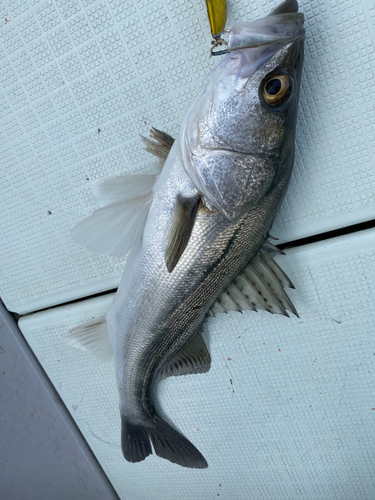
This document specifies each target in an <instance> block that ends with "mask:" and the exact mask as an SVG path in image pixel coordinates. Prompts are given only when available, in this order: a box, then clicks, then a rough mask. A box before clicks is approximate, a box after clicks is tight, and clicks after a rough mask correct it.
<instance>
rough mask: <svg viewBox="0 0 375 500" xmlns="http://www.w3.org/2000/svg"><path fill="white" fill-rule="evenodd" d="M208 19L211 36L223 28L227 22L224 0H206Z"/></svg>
mask: <svg viewBox="0 0 375 500" xmlns="http://www.w3.org/2000/svg"><path fill="white" fill-rule="evenodd" d="M206 5H207V14H208V19H209V21H210V25H211V33H212V36H213V37H215V36H216V35H217V34H218V33H220V32H221V31H223V30H224V28H225V23H226V22H227V2H226V0H206Z"/></svg>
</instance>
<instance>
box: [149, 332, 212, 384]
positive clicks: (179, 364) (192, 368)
mask: <svg viewBox="0 0 375 500" xmlns="http://www.w3.org/2000/svg"><path fill="white" fill-rule="evenodd" d="M210 367H211V356H210V353H209V352H208V349H207V346H206V344H205V342H204V340H203V337H202V332H199V333H198V334H196V335H194V337H193V338H192V339H191V340H190V341H189V342H187V343H186V344H185V345H184V347H183V348H182V349H181V350H180V351H179V352H178V353H177V355H176V356H175V357H174V358H173V359H171V360H170V361H169V362H168V363H167V364H166V365H165V366H163V367H162V368H161V370H160V372H159V376H160V378H161V379H164V378H166V377H171V376H172V375H174V376H178V375H190V374H192V373H206V372H208V370H209V369H210Z"/></svg>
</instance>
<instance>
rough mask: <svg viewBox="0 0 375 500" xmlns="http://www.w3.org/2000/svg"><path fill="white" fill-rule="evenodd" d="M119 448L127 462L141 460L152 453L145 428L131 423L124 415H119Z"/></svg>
mask: <svg viewBox="0 0 375 500" xmlns="http://www.w3.org/2000/svg"><path fill="white" fill-rule="evenodd" d="M121 448H122V454H123V455H124V458H125V459H126V460H127V461H128V462H142V460H144V459H145V458H146V457H148V455H151V454H152V449H151V443H150V438H149V437H148V434H147V430H146V428H145V427H142V426H140V425H134V424H132V423H131V422H129V421H128V420H127V419H126V418H125V417H124V416H122V417H121Z"/></svg>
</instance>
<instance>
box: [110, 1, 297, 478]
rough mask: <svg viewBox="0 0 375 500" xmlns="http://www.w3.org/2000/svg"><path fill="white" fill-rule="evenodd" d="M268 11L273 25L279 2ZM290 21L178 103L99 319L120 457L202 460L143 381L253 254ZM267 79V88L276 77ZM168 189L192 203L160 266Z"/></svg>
mask: <svg viewBox="0 0 375 500" xmlns="http://www.w3.org/2000/svg"><path fill="white" fill-rule="evenodd" d="M289 3H290V2H286V4H289ZM292 3H293V2H292ZM294 3H295V2H294ZM279 10H280V8H279ZM281 14H282V9H281ZM288 15H289V16H290V14H288ZM298 15H299V16H301V15H300V14H298ZM277 18H278V23H280V12H279V11H278V15H277ZM288 22H289V21H288ZM298 23H299V27H298V29H297V28H296V29H295V32H293V30H292V35H293V36H292V35H291V30H290V29H289V31H288V37H289V38H288V41H287V42H286V43H282V42H281V41H280V40H278V41H277V44H269V45H268V46H267V45H262V46H261V48H260V47H259V45H256V47H255V45H254V47H255V48H254V49H252V48H249V49H246V48H245V49H244V48H242V47H241V48H239V49H236V48H234V49H233V50H232V51H231V52H230V53H229V54H228V56H227V57H226V59H225V60H224V61H223V62H222V64H221V65H220V66H219V68H218V69H217V70H216V71H215V72H214V74H213V80H212V81H211V83H209V84H208V86H207V88H206V90H205V92H204V93H202V95H201V96H200V97H199V98H198V100H197V104H196V105H195V106H193V107H192V108H191V110H190V111H189V113H188V115H187V118H186V120H185V122H184V124H183V126H182V129H181V135H180V138H179V140H177V141H176V142H175V143H174V145H173V147H172V149H171V151H170V154H169V156H168V159H167V161H166V164H165V166H164V168H163V171H162V173H161V175H160V177H159V179H158V181H157V183H156V185H155V186H154V189H153V200H152V203H151V207H150V210H149V214H148V217H147V221H146V225H145V228H144V232H143V237H142V242H141V244H140V245H139V246H138V247H137V248H136V250H135V251H133V253H132V255H131V256H130V257H129V260H128V262H127V265H126V268H125V272H124V276H123V279H122V281H121V284H120V287H119V289H118V291H117V294H116V296H115V299H114V302H113V304H112V306H111V309H110V311H109V313H108V316H107V326H108V332H109V335H110V340H111V344H112V346H113V350H114V353H115V368H116V378H117V385H118V391H119V396H120V412H121V417H122V425H123V430H122V449H123V453H124V456H125V458H126V459H127V460H129V461H131V462H136V461H141V460H143V459H144V458H145V457H146V456H147V455H149V454H150V453H152V449H151V444H150V440H151V442H152V444H153V446H154V450H155V452H156V453H157V454H158V455H159V456H162V457H163V458H167V459H168V460H170V461H172V462H175V463H178V464H180V465H183V466H186V467H196V468H203V467H206V466H207V462H206V460H205V459H204V457H203V456H202V455H201V454H200V452H199V451H198V450H197V449H196V448H195V447H194V446H193V445H192V444H191V443H190V442H189V441H188V440H187V439H185V438H184V437H183V436H181V434H179V433H178V432H177V431H175V430H174V429H173V428H172V427H171V426H170V425H169V424H167V423H166V422H165V421H164V420H162V419H161V418H160V417H159V415H158V414H157V412H156V410H155V405H154V402H153V398H152V388H153V385H154V384H155V382H156V381H157V379H158V376H159V375H160V372H161V371H162V369H163V367H165V366H166V365H168V363H171V362H173V359H175V357H176V356H177V355H178V353H179V352H181V351H182V350H183V349H184V348H185V347H186V346H187V345H188V344H189V342H191V341H192V339H194V338H195V336H196V335H197V334H199V332H200V330H201V327H202V324H203V322H204V320H205V318H206V314H207V312H208V310H209V309H210V307H211V306H212V305H213V304H214V302H215V300H216V299H217V298H218V296H219V295H220V294H221V293H222V292H223V291H224V290H225V289H226V287H228V285H230V284H231V283H232V282H233V280H234V279H235V278H236V277H237V276H238V275H239V273H240V272H241V271H242V270H243V269H244V267H245V266H246V265H247V264H248V263H249V262H251V261H252V259H253V258H254V257H255V256H256V255H257V253H258V251H259V249H260V248H261V247H262V246H263V244H264V242H265V241H266V238H267V236H268V232H269V230H270V227H271V225H272V222H273V220H274V217H275V215H276V213H277V211H278V208H279V206H280V203H281V201H282V199H283V196H284V194H285V191H286V189H287V186H288V182H289V179H290V175H291V172H292V166H293V159H294V140H295V127H296V117H297V108H298V98H299V87H300V79H301V70H302V64H303V36H304V35H303V28H301V18H300V17H299V18H298ZM269 24H270V23H269V22H268V23H267V26H269ZM302 24H303V22H302ZM257 40H258V38H257ZM257 43H258V42H257ZM247 50H248V51H251V50H253V51H255V52H253V53H247V52H246V51H247ZM254 54H255V55H254ZM249 66H251V67H249ZM280 74H281V75H284V76H285V75H286V78H288V84H289V88H288V92H287V94H286V95H285V97H284V98H283V100H282V102H281V103H279V104H278V105H274V104H273V105H268V104H267V103H266V102H265V101H264V99H263V97H262V89H264V85H265V82H266V84H267V82H268V81H269V79H270V78H272V76H273V75H276V76H278V75H280ZM272 85H276V87H275V88H276V90H277V88H278V86H279V85H280V84H279V83H278V82H276V83H275V82H272ZM179 197H180V198H181V199H184V200H186V199H187V200H195V199H197V200H200V201H199V203H198V206H197V211H196V214H195V220H194V224H193V227H192V230H191V234H190V236H189V238H188V242H187V245H186V248H184V251H183V252H182V255H181V256H180V257H179V259H178V262H177V263H176V265H175V266H174V268H173V270H172V272H170V270H168V268H167V266H166V262H165V255H166V246H167V243H166V242H167V241H168V238H169V231H170V227H171V224H172V221H173V218H174V217H175V216H176V200H177V199H178V198H179ZM202 371H203V370H202Z"/></svg>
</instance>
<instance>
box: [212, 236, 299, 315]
mask: <svg viewBox="0 0 375 500" xmlns="http://www.w3.org/2000/svg"><path fill="white" fill-rule="evenodd" d="M275 253H281V251H280V250H279V249H278V248H277V247H275V246H274V245H272V244H270V243H269V242H268V241H267V242H265V244H264V245H263V247H262V248H261V249H260V250H259V252H258V254H257V255H256V256H255V257H254V259H253V260H252V261H251V262H250V263H249V264H248V265H247V266H246V267H245V268H244V269H243V270H242V272H241V273H240V274H239V275H238V276H237V277H236V279H235V280H234V281H233V283H231V284H230V285H229V286H228V287H227V288H226V290H224V292H223V293H222V294H221V295H220V296H219V297H218V299H217V301H216V302H215V303H214V304H213V306H212V307H211V309H210V310H209V312H208V313H207V315H208V316H216V314H220V313H226V312H228V311H239V312H242V311H245V310H253V311H257V310H258V309H263V310H265V311H269V312H271V313H273V314H283V315H284V316H289V315H288V313H287V311H290V312H292V313H293V314H295V315H296V316H297V317H298V313H297V310H296V308H295V307H294V305H293V303H292V301H291V300H290V298H289V297H288V295H287V294H286V293H285V291H284V288H283V287H290V288H294V285H293V283H292V282H291V280H290V279H289V278H288V277H287V275H286V274H285V273H284V271H282V270H281V269H280V267H279V265H278V264H277V263H276V262H275V261H274V260H273V255H274V254H275Z"/></svg>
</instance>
